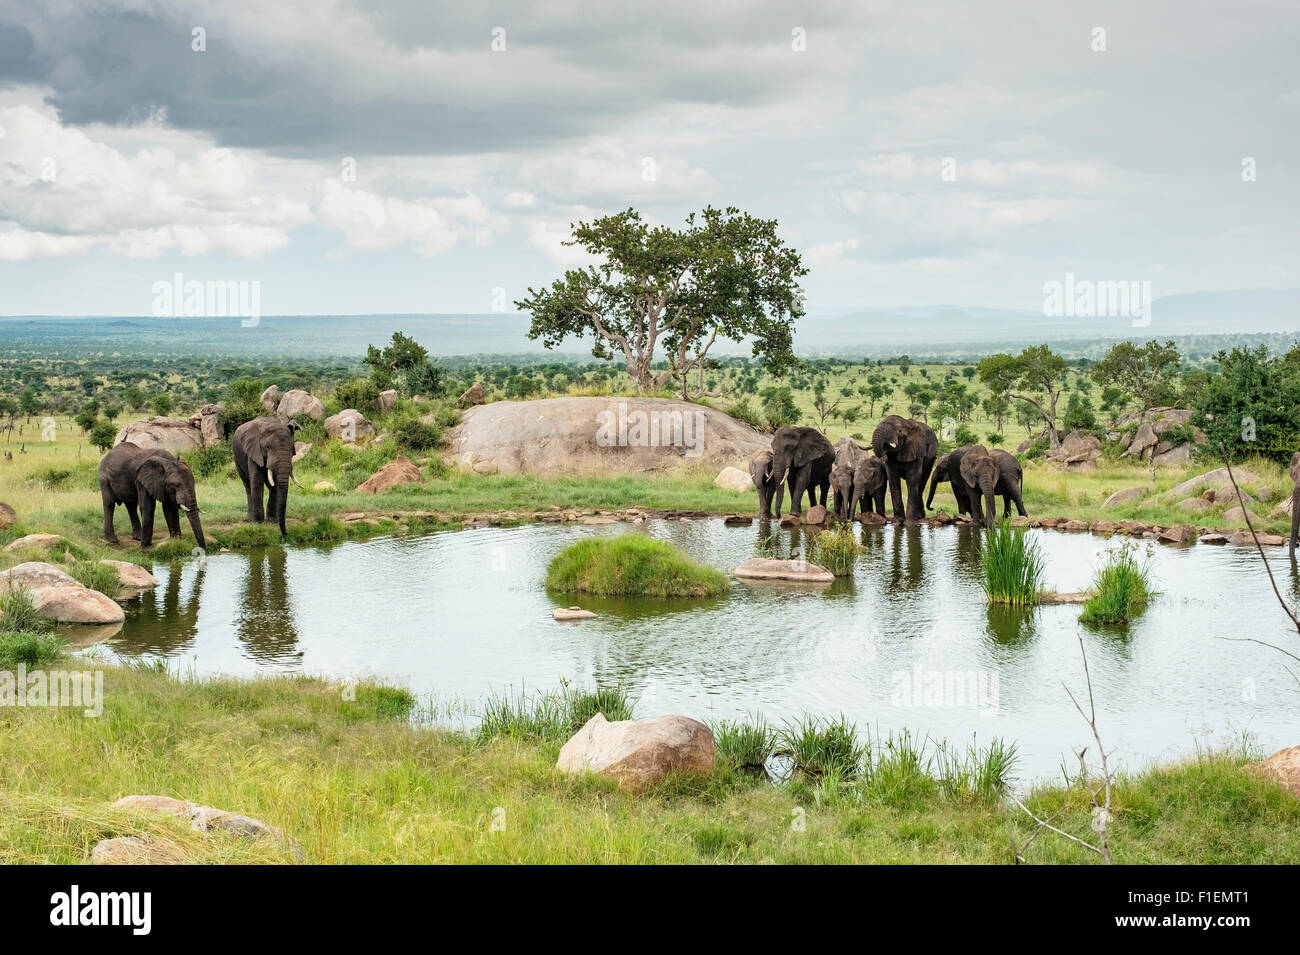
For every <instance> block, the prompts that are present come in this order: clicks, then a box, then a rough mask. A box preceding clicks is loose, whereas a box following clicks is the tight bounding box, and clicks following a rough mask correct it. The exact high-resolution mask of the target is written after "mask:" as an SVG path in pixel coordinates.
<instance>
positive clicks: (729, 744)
mask: <svg viewBox="0 0 1300 955" xmlns="http://www.w3.org/2000/svg"><path fill="white" fill-rule="evenodd" d="M711 729H712V730H713V741H714V744H715V745H716V746H717V749H718V755H719V756H720V757H721V758H723V759H725V760H727V761H728V762H730V763H731V765H732V766H734V767H736V768H737V769H756V768H758V767H760V766H762V765H763V764H765V763H766V762H767V760H768V757H770V756H771V755H772V751H773V750H774V749H775V748H776V732H775V731H774V730H773V729H772V727H771V726H769V725H768V723H767V720H765V719H763V717H761V716H759V717H755V718H753V719H751V720H722V721H720V722H718V723H717V724H715V725H714V726H712V727H711Z"/></svg>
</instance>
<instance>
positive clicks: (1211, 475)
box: [1164, 467, 1261, 501]
mask: <svg viewBox="0 0 1300 955" xmlns="http://www.w3.org/2000/svg"><path fill="white" fill-rule="evenodd" d="M1233 475H1234V476H1235V477H1236V479H1237V483H1238V484H1243V485H1244V484H1259V483H1261V481H1260V479H1259V478H1258V477H1257V476H1256V475H1254V474H1252V473H1251V472H1249V471H1246V470H1244V469H1240V468H1238V469H1236V470H1234V471H1233ZM1225 482H1226V483H1231V480H1230V479H1229V477H1228V469H1227V468H1226V467H1224V468H1215V469H1214V470H1213V471H1206V472H1205V473H1204V474H1198V475H1197V476H1196V477H1194V478H1188V479H1187V480H1186V481H1183V482H1182V483H1181V484H1175V485H1174V486H1173V487H1171V488H1170V489H1169V490H1167V491H1165V493H1164V497H1165V498H1167V499H1168V500H1171V501H1173V500H1178V499H1180V498H1184V497H1186V496H1187V495H1189V494H1192V493H1193V492H1195V491H1199V490H1200V489H1201V488H1203V487H1205V486H1206V485H1207V484H1208V485H1210V486H1211V487H1220V486H1222V485H1223V484H1224V483H1225Z"/></svg>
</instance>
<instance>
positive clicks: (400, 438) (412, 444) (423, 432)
mask: <svg viewBox="0 0 1300 955" xmlns="http://www.w3.org/2000/svg"><path fill="white" fill-rule="evenodd" d="M393 437H394V438H395V439H396V440H397V443H398V444H399V445H401V446H402V447H403V448H406V449H408V450H411V451H428V450H430V449H432V448H436V447H437V446H438V445H439V444H441V443H442V429H441V428H439V427H438V426H437V425H434V424H430V423H428V422H425V421H421V420H420V419H419V418H404V419H403V420H401V421H399V422H398V423H397V424H396V426H394V428H393Z"/></svg>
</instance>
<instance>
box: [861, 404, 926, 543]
mask: <svg viewBox="0 0 1300 955" xmlns="http://www.w3.org/2000/svg"><path fill="white" fill-rule="evenodd" d="M871 448H872V450H873V451H875V453H876V457H878V458H880V459H881V460H882V461H884V462H885V467H886V469H887V473H888V475H889V496H890V500H891V501H892V503H893V505H894V520H895V521H896V522H899V523H905V522H912V521H919V520H920V519H921V518H923V517H924V516H925V506H924V504H923V503H922V498H923V497H924V496H925V482H926V481H928V480H929V479H930V472H931V471H932V470H933V469H934V459H935V458H936V457H938V455H939V439H938V438H937V437H935V434H934V429H933V428H931V427H930V426H929V425H928V424H923V423H922V422H920V421H917V420H916V419H914V418H900V417H899V416H898V415H896V414H891V415H890V416H889V417H887V418H885V419H884V420H883V421H881V422H880V424H878V425H876V430H875V433H874V434H872V435H871ZM902 481H906V482H907V510H906V513H904V510H903V490H902V487H901V483H900V482H902Z"/></svg>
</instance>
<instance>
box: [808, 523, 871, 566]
mask: <svg viewBox="0 0 1300 955" xmlns="http://www.w3.org/2000/svg"><path fill="white" fill-rule="evenodd" d="M860 553H862V545H861V544H859V543H858V539H857V537H855V536H854V534H853V525H852V524H841V525H840V526H839V527H837V528H836V529H835V530H833V531H822V532H821V533H820V534H818V535H817V536H816V537H814V538H813V539H812V540H811V541H810V542H809V544H808V559H809V560H811V561H812V562H813V563H814V564H819V565H821V566H822V567H825V568H826V569H827V570H829V571H830V572H831V573H832V574H834V575H835V576H836V577H849V576H851V575H852V574H853V566H854V564H855V563H856V562H857V559H858V554H860Z"/></svg>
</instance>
